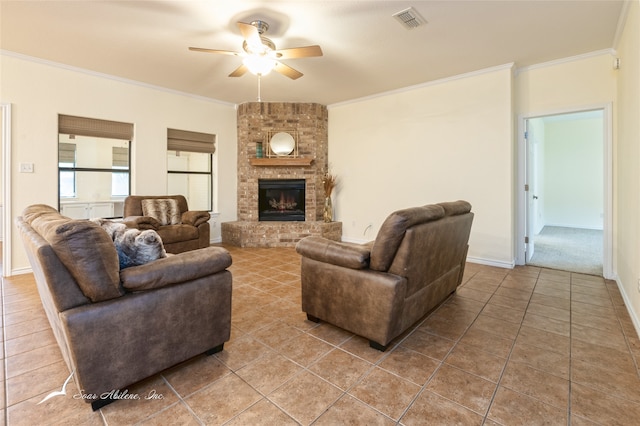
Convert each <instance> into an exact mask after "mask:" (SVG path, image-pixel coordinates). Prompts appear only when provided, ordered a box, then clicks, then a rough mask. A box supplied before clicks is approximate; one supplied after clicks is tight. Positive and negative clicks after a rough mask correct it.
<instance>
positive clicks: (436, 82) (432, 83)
mask: <svg viewBox="0 0 640 426" xmlns="http://www.w3.org/2000/svg"><path fill="white" fill-rule="evenodd" d="M513 66H514V63H513V62H510V63H508V64H503V65H498V66H495V67H490V68H483V69H481V70H477V71H471V72H468V73H464V74H458V75H454V76H451V77H446V78H441V79H438V80H433V81H427V82H425V83H420V84H416V85H413V86H407V87H403V88H400V89H394V90H389V91H387V92H380V93H376V94H375V95H370V96H363V97H361V98H355V99H350V100H348V101H344V102H337V103H335V104H331V105H327V109H331V108H335V107H341V106H345V105H349V104H353V103H358V102H363V101H368V100H371V99H376V98H382V97H385V96H390V95H395V94H398V93H404V92H411V91H414V90H417V89H422V88H425V87H429V86H438V85H440V84H444V83H448V82H451V81H455V80H462V79H465V78H470V77H477V76H479V75H483V74H490V73H493V72H496V71H502V70H507V69H513Z"/></svg>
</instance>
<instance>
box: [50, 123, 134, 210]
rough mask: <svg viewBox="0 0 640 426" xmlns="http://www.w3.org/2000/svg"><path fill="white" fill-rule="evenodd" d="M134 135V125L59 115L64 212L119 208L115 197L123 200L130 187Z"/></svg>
mask: <svg viewBox="0 0 640 426" xmlns="http://www.w3.org/2000/svg"><path fill="white" fill-rule="evenodd" d="M132 137H133V125H132V124H128V123H119V122H114V121H106V120H96V119H91V118H82V117H72V116H67V115H60V116H58V178H59V182H58V190H59V202H60V207H61V211H62V210H63V209H62V207H67V208H68V209H69V210H70V209H72V208H75V209H77V211H79V210H82V209H84V211H86V212H87V214H92V213H91V212H92V210H91V209H92V208H93V209H94V211H95V208H97V206H99V205H102V206H110V208H109V209H110V210H113V211H114V212H115V211H117V210H118V209H117V208H116V207H117V206H116V204H114V200H115V201H120V203H121V202H122V199H123V198H124V197H126V196H127V195H129V192H130V188H131V169H130V147H131V139H132ZM114 214H116V213H112V214H111V215H110V216H113V215H114ZM116 215H117V214H116ZM80 216H82V214H80Z"/></svg>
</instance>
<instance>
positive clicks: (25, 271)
mask: <svg viewBox="0 0 640 426" xmlns="http://www.w3.org/2000/svg"><path fill="white" fill-rule="evenodd" d="M31 273H33V269H31V267H25V268H18V269H12V270H11V275H6V276H8V277H12V276H14V275H24V274H31Z"/></svg>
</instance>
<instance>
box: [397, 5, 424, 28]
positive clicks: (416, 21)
mask: <svg viewBox="0 0 640 426" xmlns="http://www.w3.org/2000/svg"><path fill="white" fill-rule="evenodd" d="M392 16H393V17H394V18H396V19H397V20H398V22H400V23H401V24H402V25H403V26H404V27H405V28H406V29H408V30H411V29H413V28H416V27H419V26H420V25H422V24H424V23H425V20H424V18H423V17H422V16H420V14H419V13H418V12H417V11H416V10H415V9H414V8H413V7H410V8H408V9H405V10H401V11H400V12H397V13H394V14H393V15H392Z"/></svg>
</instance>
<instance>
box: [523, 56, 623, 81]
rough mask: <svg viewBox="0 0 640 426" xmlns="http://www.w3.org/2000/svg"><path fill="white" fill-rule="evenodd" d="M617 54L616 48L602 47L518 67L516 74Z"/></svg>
mask: <svg viewBox="0 0 640 426" xmlns="http://www.w3.org/2000/svg"><path fill="white" fill-rule="evenodd" d="M615 54H616V51H615V49H602V50H596V51H593V52H588V53H583V54H582V55H575V56H568V57H566V58H562V59H556V60H554V61H549V62H541V63H539V64H534V65H529V66H526V67H520V68H517V69H516V76H517V75H518V74H520V73H521V72H524V71H531V70H535V69H540V68H547V67H552V66H555V65H561V64H566V63H569V62H576V61H581V60H583V59H589V58H595V57H597V56H602V55H612V56H613V55H615Z"/></svg>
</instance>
